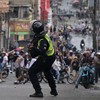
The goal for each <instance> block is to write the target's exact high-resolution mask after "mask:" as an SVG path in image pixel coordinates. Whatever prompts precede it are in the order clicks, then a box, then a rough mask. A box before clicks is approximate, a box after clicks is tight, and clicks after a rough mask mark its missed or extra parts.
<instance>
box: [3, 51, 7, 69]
mask: <svg viewBox="0 0 100 100" xmlns="http://www.w3.org/2000/svg"><path fill="white" fill-rule="evenodd" d="M2 56H3V61H2V67H7V66H8V56H7V55H6V52H5V51H3V52H2Z"/></svg>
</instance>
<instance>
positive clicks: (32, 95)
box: [30, 92, 43, 98]
mask: <svg viewBox="0 0 100 100" xmlns="http://www.w3.org/2000/svg"><path fill="white" fill-rule="evenodd" d="M30 97H39V98H43V93H42V92H35V93H34V94H31V95H30Z"/></svg>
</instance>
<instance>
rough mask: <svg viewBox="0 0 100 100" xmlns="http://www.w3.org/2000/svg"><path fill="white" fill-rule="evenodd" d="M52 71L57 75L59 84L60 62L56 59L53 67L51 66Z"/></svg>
mask: <svg viewBox="0 0 100 100" xmlns="http://www.w3.org/2000/svg"><path fill="white" fill-rule="evenodd" d="M52 67H53V69H54V70H55V71H56V75H57V83H59V82H60V72H59V71H60V70H61V68H60V67H61V62H60V61H59V59H58V58H57V59H56V60H55V61H54V63H53V65H52Z"/></svg>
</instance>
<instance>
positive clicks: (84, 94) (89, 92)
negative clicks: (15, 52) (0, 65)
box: [0, 74, 100, 100]
mask: <svg viewBox="0 0 100 100" xmlns="http://www.w3.org/2000/svg"><path fill="white" fill-rule="evenodd" d="M14 80H15V78H14V75H12V74H10V75H9V77H8V78H7V79H6V82H4V83H1V84H0V100H40V99H41V100H88V99H91V100H99V99H100V81H99V83H98V85H96V86H95V89H93V88H92V89H84V88H83V87H82V86H79V88H78V89H75V88H74V85H70V84H68V83H67V84H57V90H58V93H59V95H58V96H57V97H53V96H51V95H50V93H49V92H50V89H49V87H48V84H46V83H44V82H42V83H41V87H42V90H43V93H44V98H30V97H29V94H31V93H33V92H34V90H33V89H32V86H31V84H30V83H26V84H25V85H23V84H20V85H16V86H15V85H14V84H13V82H14ZM96 87H97V88H96Z"/></svg>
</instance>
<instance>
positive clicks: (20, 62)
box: [14, 51, 25, 84]
mask: <svg viewBox="0 0 100 100" xmlns="http://www.w3.org/2000/svg"><path fill="white" fill-rule="evenodd" d="M24 57H25V53H24V51H21V52H20V55H19V57H18V58H17V59H16V61H15V68H16V72H15V74H16V78H17V80H16V81H15V82H14V84H19V83H21V81H23V80H24V77H23V68H24V67H25V66H24Z"/></svg>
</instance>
